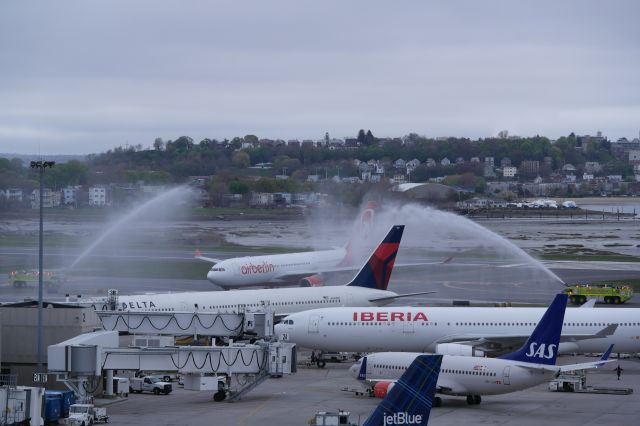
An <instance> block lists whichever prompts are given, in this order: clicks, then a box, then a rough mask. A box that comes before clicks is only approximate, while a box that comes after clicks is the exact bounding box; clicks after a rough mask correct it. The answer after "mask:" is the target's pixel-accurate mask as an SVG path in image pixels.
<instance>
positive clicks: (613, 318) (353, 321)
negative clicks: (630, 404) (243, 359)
mask: <svg viewBox="0 0 640 426" xmlns="http://www.w3.org/2000/svg"><path fill="white" fill-rule="evenodd" d="M544 311H545V309H544V308H464V307H460V308H458V307H435V308H429V307H425V308H410V307H385V308H370V309H367V308H333V309H316V310H311V311H307V312H301V313H298V314H295V315H291V316H290V317H288V319H289V320H290V321H287V324H279V325H277V326H276V334H277V335H278V336H279V337H280V338H282V339H283V340H287V341H291V342H295V343H297V344H298V345H300V346H303V347H306V348H311V349H323V350H329V351H350V352H381V351H404V352H409V351H411V352H435V351H436V346H437V345H438V344H439V343H456V342H460V341H462V342H463V341H468V340H473V339H475V338H480V337H482V336H487V335H490V336H496V335H497V336H501V335H504V336H510V335H516V336H529V335H530V334H531V332H532V331H533V329H534V327H535V326H536V324H537V323H538V321H539V320H540V318H541V317H542V315H543V313H544ZM610 324H618V327H617V329H616V330H615V332H614V333H613V334H612V335H610V336H608V337H604V338H588V339H584V340H574V341H562V343H560V348H559V350H560V353H571V352H604V351H606V350H607V348H608V346H609V345H610V344H615V348H616V352H640V309H636V308H570V309H567V311H566V314H565V318H564V324H563V329H562V334H563V335H595V334H596V333H598V332H599V331H601V330H602V329H603V328H605V327H607V326H608V325H610Z"/></svg>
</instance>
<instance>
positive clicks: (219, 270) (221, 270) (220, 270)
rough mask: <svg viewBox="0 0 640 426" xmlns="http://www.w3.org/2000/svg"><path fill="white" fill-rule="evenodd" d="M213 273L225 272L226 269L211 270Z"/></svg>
mask: <svg viewBox="0 0 640 426" xmlns="http://www.w3.org/2000/svg"><path fill="white" fill-rule="evenodd" d="M211 272H224V268H211Z"/></svg>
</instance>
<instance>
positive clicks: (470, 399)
mask: <svg viewBox="0 0 640 426" xmlns="http://www.w3.org/2000/svg"><path fill="white" fill-rule="evenodd" d="M481 402H482V397H481V396H480V395H467V404H468V405H477V404H480V403H481Z"/></svg>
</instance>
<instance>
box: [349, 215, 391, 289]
mask: <svg viewBox="0 0 640 426" xmlns="http://www.w3.org/2000/svg"><path fill="white" fill-rule="evenodd" d="M403 231H404V225H394V226H392V227H391V229H390V230H389V233H388V234H387V236H386V237H385V238H384V240H382V242H381V243H380V245H379V246H378V248H376V250H375V251H374V252H373V254H372V255H371V257H370V258H369V260H368V261H367V263H365V265H364V266H363V267H362V269H360V271H359V272H358V275H356V277H355V278H354V279H353V280H352V281H351V282H350V283H349V284H347V285H349V286H355V287H365V288H371V289H377V290H386V289H387V286H388V285H389V279H390V278H391V271H392V270H393V264H394V262H395V260H396V255H397V254H398V248H399V247H400V240H401V239H402V233H403Z"/></svg>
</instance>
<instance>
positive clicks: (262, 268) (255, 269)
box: [240, 262, 276, 275]
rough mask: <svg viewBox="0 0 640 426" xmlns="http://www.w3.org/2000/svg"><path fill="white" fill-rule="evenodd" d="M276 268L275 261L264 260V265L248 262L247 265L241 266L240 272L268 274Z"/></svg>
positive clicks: (244, 273) (243, 273)
mask: <svg viewBox="0 0 640 426" xmlns="http://www.w3.org/2000/svg"><path fill="white" fill-rule="evenodd" d="M275 270H276V265H274V264H273V263H267V262H263V263H262V265H254V264H253V263H247V264H246V265H242V266H241V267H240V272H242V275H252V274H268V273H269V272H273V271H275Z"/></svg>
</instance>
